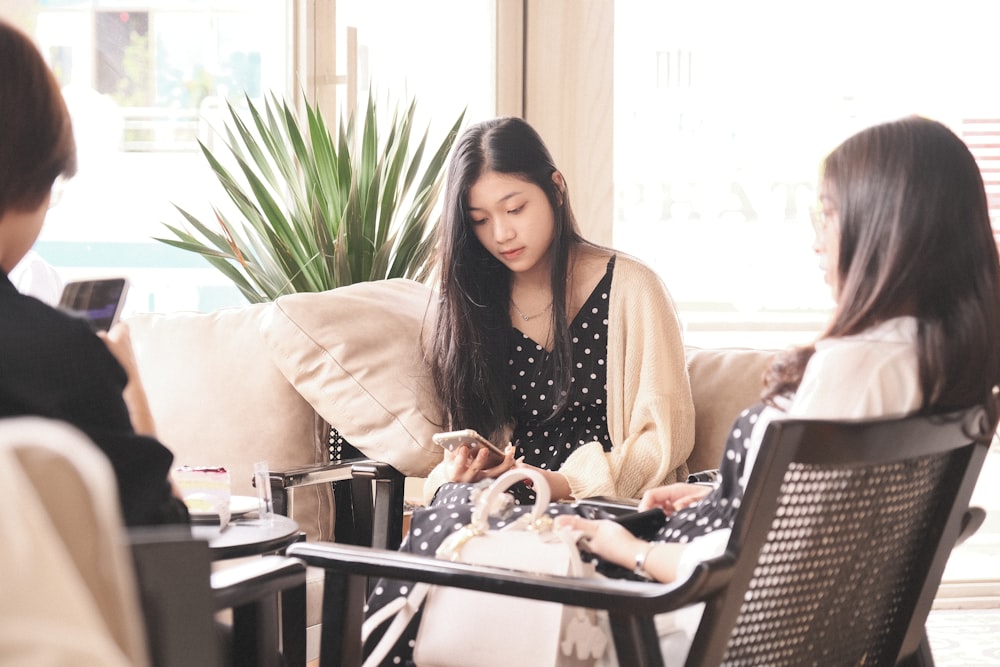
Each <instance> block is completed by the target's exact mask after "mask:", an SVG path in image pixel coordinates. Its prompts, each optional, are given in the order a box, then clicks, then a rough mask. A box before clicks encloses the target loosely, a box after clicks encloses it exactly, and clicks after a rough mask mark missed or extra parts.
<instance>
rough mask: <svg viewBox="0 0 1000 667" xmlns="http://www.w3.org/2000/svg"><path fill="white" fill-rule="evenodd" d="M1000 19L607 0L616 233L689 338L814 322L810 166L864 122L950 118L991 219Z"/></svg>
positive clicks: (885, 5)
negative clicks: (650, 274) (657, 278)
mask: <svg viewBox="0 0 1000 667" xmlns="http://www.w3.org/2000/svg"><path fill="white" fill-rule="evenodd" d="M998 21H1000V5H998V4H996V3H992V2H982V1H979V0H956V1H955V2H951V3H947V4H941V3H932V4H926V3H925V4H920V3H912V2H907V1H905V0H881V1H879V2H860V1H857V0H849V1H847V2H842V3H838V4H837V5H836V6H835V7H834V6H832V5H831V6H828V7H819V6H817V5H815V4H813V3H803V2H796V1H793V0H759V1H755V2H740V1H736V0H733V1H729V2H711V3H706V2H697V1H694V0H691V1H680V0H673V1H670V2H663V1H662V0H634V1H630V2H617V3H615V37H616V38H615V169H616V175H615V178H616V183H615V189H616V220H615V228H614V238H615V244H616V245H617V246H618V247H620V248H622V249H624V250H627V251H629V252H632V253H634V254H636V255H638V256H639V257H642V258H644V259H646V260H647V261H649V262H650V263H651V264H653V265H654V266H655V267H656V268H657V270H658V271H659V272H660V273H661V275H663V277H664V278H665V280H666V281H667V284H668V286H669V287H670V289H671V291H672V293H673V295H674V297H675V299H676V300H677V301H678V303H679V306H680V308H681V311H682V315H683V318H684V321H685V324H686V326H687V336H688V341H689V342H692V343H694V344H702V345H706V346H710V345H719V344H731V345H741V346H760V347H772V346H778V347H784V346H785V345H788V344H792V343H800V342H805V341H808V340H810V339H811V338H812V337H814V336H815V333H816V331H817V330H818V327H819V326H820V325H821V324H822V323H823V322H824V321H825V320H826V317H827V314H828V309H829V307H830V305H831V302H830V296H829V293H828V291H827V287H826V285H825V284H824V283H823V281H822V278H821V276H820V273H819V272H818V270H817V268H816V263H815V260H814V258H813V255H812V251H811V243H812V230H811V227H810V225H809V217H808V211H809V208H810V206H811V205H812V203H813V202H814V200H815V198H816V189H815V188H816V174H817V168H818V165H819V162H820V160H821V159H822V158H823V156H824V155H825V154H826V153H827V152H829V151H830V150H831V149H832V148H833V147H834V146H836V144H837V143H839V142H840V141H842V140H843V139H845V138H847V137H848V136H849V135H850V134H852V133H854V132H855V131H857V130H860V129H862V128H864V127H866V126H868V125H871V124H874V123H877V122H881V121H885V120H891V119H894V118H897V117H900V116H904V115H908V114H922V115H926V116H930V117H933V118H936V119H938V120H940V121H942V122H944V123H946V124H948V125H949V126H950V127H951V128H952V129H953V130H954V131H955V132H956V133H958V134H959V136H962V137H963V138H964V139H966V141H967V142H968V143H969V145H970V146H971V147H972V148H973V150H974V152H975V154H976V155H977V158H978V159H979V160H980V165H981V166H982V168H983V173H984V177H985V178H986V180H987V182H988V187H989V190H990V193H991V208H992V210H993V216H994V222H995V223H997V222H998V221H1000V87H998V86H996V85H995V83H994V82H995V81H996V64H997V63H998V62H1000V40H997V39H996V36H995V27H996V25H997V24H998Z"/></svg>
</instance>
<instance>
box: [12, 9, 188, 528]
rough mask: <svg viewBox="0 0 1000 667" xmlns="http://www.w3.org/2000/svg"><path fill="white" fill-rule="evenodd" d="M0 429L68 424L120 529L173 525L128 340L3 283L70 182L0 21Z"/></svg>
mask: <svg viewBox="0 0 1000 667" xmlns="http://www.w3.org/2000/svg"><path fill="white" fill-rule="evenodd" d="M0 118H2V119H3V120H2V122H0V417H12V416H23V415H35V416H41V417H47V418H51V419H57V420H61V421H64V422H68V423H69V424H72V425H73V426H75V427H77V428H79V429H80V430H81V431H83V432H84V433H85V434H86V435H87V436H88V437H90V439H92V440H93V441H94V442H95V443H96V444H97V446H98V447H100V449H101V450H103V451H104V453H105V454H106V455H107V457H108V459H109V460H110V462H111V465H112V467H113V468H114V472H115V476H116V478H117V480H118V494H119V498H120V501H121V505H122V513H123V516H124V519H125V523H126V524H127V525H130V526H134V525H145V524H159V523H184V522H187V521H188V520H189V515H188V512H187V509H186V508H185V506H184V504H183V502H182V501H181V500H180V499H179V498H178V497H177V495H176V494H175V492H174V488H173V485H172V483H171V481H170V468H171V465H172V463H173V454H171V452H170V451H169V450H168V449H167V448H166V447H164V446H163V445H162V444H161V443H160V442H159V441H157V440H156V438H155V435H156V434H155V427H154V424H153V419H152V414H151V413H150V410H149V404H148V401H147V400H146V394H145V391H144V389H143V386H142V383H141V382H140V380H139V375H138V369H137V366H136V362H135V357H134V355H133V353H132V346H131V341H130V339H129V334H128V328H127V326H126V325H124V324H118V325H116V326H115V327H112V329H111V331H108V332H100V333H98V334H96V335H95V334H94V333H93V332H92V331H91V329H90V326H89V325H88V324H87V323H86V322H84V321H83V320H80V319H76V318H73V317H71V316H69V315H66V314H64V313H62V312H60V311H58V310H56V309H54V308H52V307H51V306H49V305H47V304H45V303H43V302H42V301H39V300H38V299H36V298H33V297H30V296H26V295H23V294H21V293H19V292H18V291H17V289H16V288H15V287H14V285H13V284H12V283H11V281H10V279H9V277H8V274H9V273H10V271H11V270H12V269H13V268H14V267H15V266H16V265H17V264H18V262H20V261H21V259H22V258H24V257H25V255H26V254H27V253H28V252H29V251H30V249H31V247H32V245H33V244H34V243H35V240H36V239H37V238H38V235H39V232H40V231H41V228H42V223H43V222H44V220H45V215H46V213H47V211H48V209H49V205H50V199H51V196H52V191H53V186H54V185H56V184H57V181H61V180H62V179H67V178H71V177H72V176H73V175H74V174H75V172H76V145H75V142H74V139H73V128H72V124H71V122H70V116H69V113H68V111H67V109H66V104H65V102H64V101H63V98H62V95H61V93H60V92H59V87H58V84H57V82H56V80H55V78H54V77H53V75H52V73H51V71H49V68H48V66H47V65H46V64H45V61H44V60H43V59H42V56H41V54H40V53H39V52H38V49H37V48H36V47H35V45H34V44H33V43H32V42H31V40H30V39H29V38H28V37H27V36H26V35H24V34H23V33H22V32H21V31H19V30H18V29H17V28H15V27H13V26H11V25H10V24H8V23H6V22H3V21H0Z"/></svg>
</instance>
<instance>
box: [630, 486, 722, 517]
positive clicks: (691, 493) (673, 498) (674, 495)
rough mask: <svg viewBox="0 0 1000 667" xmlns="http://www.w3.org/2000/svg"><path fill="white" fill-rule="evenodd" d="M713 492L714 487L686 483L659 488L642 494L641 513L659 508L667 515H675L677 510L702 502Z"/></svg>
mask: <svg viewBox="0 0 1000 667" xmlns="http://www.w3.org/2000/svg"><path fill="white" fill-rule="evenodd" d="M711 491H712V487H710V486H705V485H704V484H687V483H685V482H677V483H676V484H667V485H666V486H658V487H656V488H655V489H650V490H649V491H646V492H645V493H644V494H642V500H640V501H639V511H640V512H642V511H644V510H648V509H653V508H654V507H659V508H660V509H662V510H663V511H664V512H666V513H667V514H673V513H674V512H676V511H677V510H682V509H684V508H685V507H690V506H691V505H694V504H695V503H697V502H699V501H701V499H702V498H704V497H705V496H707V495H708V494H709V493H710V492H711Z"/></svg>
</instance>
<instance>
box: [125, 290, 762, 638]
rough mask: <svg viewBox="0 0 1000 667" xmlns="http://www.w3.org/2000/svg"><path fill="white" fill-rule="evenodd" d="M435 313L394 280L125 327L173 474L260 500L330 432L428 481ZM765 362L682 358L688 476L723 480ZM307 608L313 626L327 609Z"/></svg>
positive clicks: (326, 497)
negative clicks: (199, 477) (259, 491)
mask: <svg viewBox="0 0 1000 667" xmlns="http://www.w3.org/2000/svg"><path fill="white" fill-rule="evenodd" d="M432 312H433V300H432V299H431V294H430V291H429V290H428V289H427V288H426V287H425V286H423V285H420V284H418V283H414V282H412V281H406V280H391V281H380V282H378V283H360V284H358V285H353V286H350V287H346V288H341V289H338V290H333V291H330V292H325V293H318V294H298V295H292V296H287V297H282V298H280V299H278V300H277V301H275V302H274V303H268V304H257V305H248V306H244V307H239V308H232V309H225V310H221V311H218V312H215V313H211V314H197V313H175V314H141V315H135V316H132V317H130V318H129V319H128V320H127V321H128V323H129V325H130V328H131V331H132V341H133V345H134V347H135V352H136V356H137V359H138V362H139V369H140V373H141V375H142V377H143V381H144V383H145V385H146V390H147V392H148V395H149V400H150V404H151V407H152V411H153V416H154V418H155V420H156V422H157V427H158V431H159V435H160V438H161V439H162V440H163V442H164V443H165V444H167V445H168V446H169V447H170V448H171V449H172V450H173V451H174V454H175V457H176V463H177V464H178V465H210V466H218V465H222V466H225V467H226V468H227V469H228V470H229V471H230V474H231V478H232V487H233V489H232V490H233V493H234V494H237V495H253V494H254V491H253V489H252V487H251V484H250V480H251V476H252V468H253V464H254V462H256V461H267V462H268V464H269V466H270V467H271V468H272V469H288V468H295V467H299V466H303V465H310V464H316V463H325V462H327V461H328V460H329V443H328V442H327V440H328V434H329V431H328V429H327V428H326V423H329V424H333V425H334V426H336V427H337V428H338V430H339V431H340V432H341V433H342V434H343V436H344V437H345V438H346V439H347V441H348V442H350V443H351V444H353V445H354V446H356V447H357V448H358V449H360V450H361V451H362V452H364V453H365V455H367V456H369V457H371V458H373V459H376V460H379V461H384V462H387V463H389V464H391V465H393V466H394V467H396V468H397V469H398V470H400V471H401V472H402V473H403V474H404V475H407V476H408V477H413V478H419V477H421V476H423V475H426V473H427V472H428V471H429V470H430V468H431V467H433V466H434V464H435V463H436V462H437V461H438V460H439V457H440V452H439V451H438V450H437V449H436V448H435V447H434V446H433V445H432V444H430V436H431V434H432V433H434V432H436V431H437V430H440V418H439V414H438V409H437V406H436V404H435V403H434V401H433V400H432V399H431V396H432V392H431V390H430V386H429V382H428V378H427V375H426V370H425V369H424V367H423V365H422V364H421V362H420V343H419V341H421V340H422V336H423V334H424V332H425V329H424V326H423V323H424V322H425V321H426V318H427V316H428V315H429V314H431V313H432ZM770 358H771V353H770V352H762V351H756V350H742V349H727V350H709V349H696V348H689V349H688V364H689V371H690V375H691V383H692V391H693V395H694V403H695V413H696V425H695V430H696V434H695V446H694V451H693V453H692V454H691V457H690V458H689V460H688V465H689V467H690V469H691V470H703V469H706V468H712V467H717V465H718V462H719V459H720V457H721V453H722V448H723V446H724V444H725V440H726V435H727V431H728V429H729V426H730V425H731V424H732V421H733V419H734V418H735V416H736V415H737V414H738V412H739V411H740V410H741V409H742V408H744V407H746V406H748V405H751V404H753V403H755V402H756V401H757V400H758V397H759V393H760V387H761V377H762V374H763V371H764V368H765V367H766V365H767V364H768V362H769V360H770ZM292 499H293V502H292V504H291V512H290V513H291V515H292V517H293V518H295V519H296V520H297V521H298V522H299V524H300V526H302V528H303V530H304V531H305V532H306V534H307V538H308V539H310V540H332V539H333V522H334V514H333V499H332V494H331V492H330V488H329V485H317V486H308V487H304V488H302V489H299V490H296V491H295V492H294V493H293V494H292ZM310 599H311V602H310V609H309V616H310V619H311V620H310V625H312V626H315V624H316V623H318V619H319V609H318V600H319V596H317V595H310ZM312 641H315V639H313V640H312Z"/></svg>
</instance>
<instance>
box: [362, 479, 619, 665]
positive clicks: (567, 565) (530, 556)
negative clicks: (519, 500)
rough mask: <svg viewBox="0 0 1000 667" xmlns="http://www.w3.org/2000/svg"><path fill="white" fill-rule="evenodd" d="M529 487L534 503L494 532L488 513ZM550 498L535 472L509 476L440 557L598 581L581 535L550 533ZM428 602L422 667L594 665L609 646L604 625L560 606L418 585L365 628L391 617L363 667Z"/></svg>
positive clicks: (419, 649) (419, 647) (417, 657)
mask: <svg viewBox="0 0 1000 667" xmlns="http://www.w3.org/2000/svg"><path fill="white" fill-rule="evenodd" d="M525 479H528V480H531V483H532V485H533V488H534V490H535V495H536V504H535V506H534V507H533V509H532V512H531V513H530V514H524V515H522V516H521V517H519V518H518V519H517V520H515V521H513V522H512V523H510V524H508V525H507V526H505V527H504V528H502V529H499V530H493V529H490V527H489V523H488V518H489V508H491V507H494V506H495V503H496V502H497V499H498V498H499V497H500V495H501V494H502V493H504V491H506V490H507V489H508V488H510V487H511V486H512V485H514V484H515V483H517V482H520V481H521V480H525ZM549 499H550V492H549V488H548V484H547V483H546V481H545V478H544V477H543V476H542V475H541V474H540V473H538V472H537V471H534V470H510V471H508V472H506V473H504V474H503V475H501V476H500V477H499V478H497V480H496V481H495V482H494V483H493V485H492V486H491V487H490V488H489V489H488V490H487V491H486V492H485V493H483V494H482V496H481V498H480V499H479V501H478V502H477V503H476V507H475V508H474V510H473V513H472V520H471V522H470V523H469V524H468V525H467V526H465V527H464V528H462V529H460V530H459V531H457V532H455V533H453V534H452V535H451V536H449V538H448V539H446V540H445V542H444V543H443V544H442V545H441V547H440V548H439V549H438V551H437V557H438V558H444V559H448V560H453V561H460V562H463V563H470V564H475V565H491V566H497V567H504V568H508V569H513V570H521V571H525V572H535V573H538V574H556V575H568V576H580V577H583V576H586V577H594V576H599V575H598V574H597V573H596V572H595V571H594V568H593V565H591V564H589V563H584V562H583V561H582V560H581V559H580V552H579V550H578V549H577V547H576V540H577V539H578V537H579V535H578V534H577V533H576V532H573V531H569V530H553V527H552V523H553V522H552V517H551V516H550V515H549V514H548V513H547V512H546V509H547V507H548V504H549ZM421 603H423V616H422V619H421V622H420V628H419V630H418V631H417V638H416V644H415V646H414V651H413V660H414V662H415V663H416V664H417V665H419V666H420V667H467V666H468V665H476V666H477V667H494V666H495V667H509V666H510V665H557V666H558V667H570V666H573V667H576V666H580V667H584V666H591V665H595V664H596V663H597V661H598V659H599V658H601V656H603V655H604V653H605V651H606V649H607V646H608V634H607V629H606V628H607V624H606V622H600V621H599V618H598V613H597V612H596V611H594V610H591V609H585V608H580V607H564V606H563V605H561V604H558V603H555V602H541V601H536V600H526V599H524V598H518V597H512V596H507V595H499V594H496V593H483V592H479V591H469V590H465V589H460V588H450V587H444V586H440V587H439V586H430V585H427V584H417V585H415V586H414V588H413V590H412V591H411V592H410V594H409V596H407V597H406V598H399V599H397V600H396V601H395V603H390V604H388V605H386V606H385V607H383V608H382V609H381V610H379V612H378V613H377V614H374V615H373V616H372V617H371V618H369V619H368V620H367V621H366V622H365V624H364V627H363V635H364V637H365V638H367V636H368V634H370V633H371V631H372V630H374V629H375V628H376V627H378V626H379V625H381V624H382V622H384V621H386V620H387V619H388V618H389V617H390V616H393V615H394V617H393V622H392V624H391V625H390V626H389V628H388V629H387V631H386V633H385V635H384V636H383V637H382V639H381V640H380V641H379V644H378V646H377V647H376V648H375V649H374V650H373V652H372V653H371V654H370V655H369V657H368V660H366V661H365V665H366V667H367V666H368V665H374V664H378V663H379V662H380V661H381V660H382V659H383V658H384V657H385V655H386V654H387V653H388V651H389V649H390V648H391V647H392V645H393V644H394V643H395V642H396V640H397V639H398V638H399V636H400V635H401V634H402V632H403V630H404V629H405V628H406V626H407V624H408V623H409V621H410V619H411V618H412V617H413V615H414V614H415V613H416V611H417V610H418V609H419V608H420V605H421Z"/></svg>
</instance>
